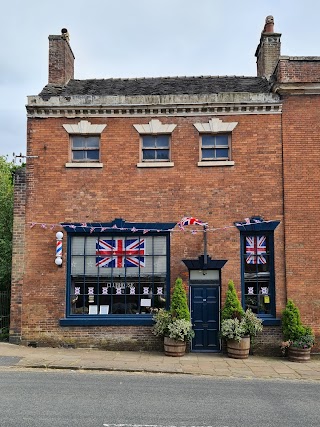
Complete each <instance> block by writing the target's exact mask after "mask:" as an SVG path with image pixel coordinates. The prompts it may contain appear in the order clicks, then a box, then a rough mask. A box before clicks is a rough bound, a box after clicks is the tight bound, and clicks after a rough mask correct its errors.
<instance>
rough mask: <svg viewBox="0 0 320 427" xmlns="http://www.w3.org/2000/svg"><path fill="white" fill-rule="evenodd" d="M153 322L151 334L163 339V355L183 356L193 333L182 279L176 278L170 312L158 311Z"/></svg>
mask: <svg viewBox="0 0 320 427" xmlns="http://www.w3.org/2000/svg"><path fill="white" fill-rule="evenodd" d="M153 320H154V322H155V323H154V326H153V333H154V334H155V335H156V336H161V337H163V338H164V353H165V355H166V356H183V355H184V354H185V351H186V344H187V342H188V341H190V340H191V338H192V337H193V336H194V332H193V330H192V324H191V321H190V311H189V308H188V303H187V295H186V291H185V290H184V288H183V284H182V279H180V278H178V279H177V280H176V282H175V286H174V290H173V294H172V301H171V305H170V310H169V311H167V310H164V309H162V308H161V309H159V310H158V311H157V312H155V314H154V316H153Z"/></svg>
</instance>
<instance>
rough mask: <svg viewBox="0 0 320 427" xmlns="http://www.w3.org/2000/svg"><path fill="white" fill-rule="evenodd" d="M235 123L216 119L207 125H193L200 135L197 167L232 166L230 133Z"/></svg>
mask: <svg viewBox="0 0 320 427" xmlns="http://www.w3.org/2000/svg"><path fill="white" fill-rule="evenodd" d="M237 124H238V123H237V122H225V123H224V122H223V121H222V120H220V119H218V118H214V119H210V120H209V122H207V123H194V126H195V128H196V129H197V131H198V132H199V134H200V147H199V153H200V154H199V162H198V166H233V165H234V162H233V161H232V156H231V154H232V153H231V137H232V131H233V129H234V128H235V127H236V126H237Z"/></svg>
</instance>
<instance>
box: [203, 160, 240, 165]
mask: <svg viewBox="0 0 320 427" xmlns="http://www.w3.org/2000/svg"><path fill="white" fill-rule="evenodd" d="M198 166H234V162H233V161H232V160H217V161H212V162H211V161H208V162H198Z"/></svg>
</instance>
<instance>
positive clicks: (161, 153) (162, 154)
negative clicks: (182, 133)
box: [157, 150, 169, 160]
mask: <svg viewBox="0 0 320 427" xmlns="http://www.w3.org/2000/svg"><path fill="white" fill-rule="evenodd" d="M157 160H169V150H157Z"/></svg>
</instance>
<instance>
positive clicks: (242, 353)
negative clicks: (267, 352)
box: [227, 337, 250, 359]
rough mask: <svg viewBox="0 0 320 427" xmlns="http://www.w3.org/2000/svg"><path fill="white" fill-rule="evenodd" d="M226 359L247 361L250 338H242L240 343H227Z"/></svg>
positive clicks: (232, 341) (229, 341)
mask: <svg viewBox="0 0 320 427" xmlns="http://www.w3.org/2000/svg"><path fill="white" fill-rule="evenodd" d="M227 351H228V357H231V358H232V359H248V357H249V351H250V337H243V338H242V339H241V341H236V340H228V341H227Z"/></svg>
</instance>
